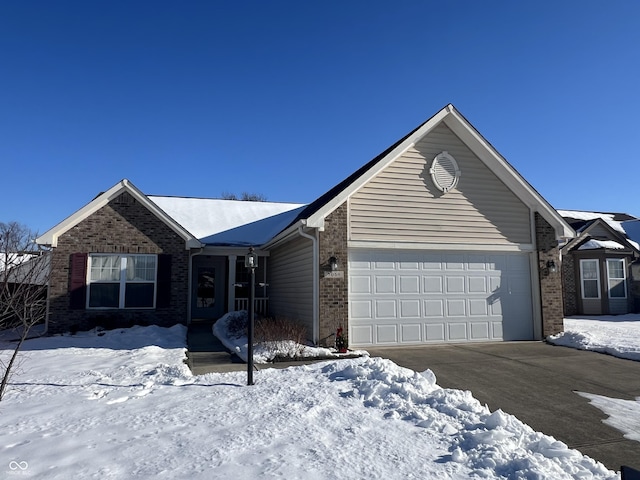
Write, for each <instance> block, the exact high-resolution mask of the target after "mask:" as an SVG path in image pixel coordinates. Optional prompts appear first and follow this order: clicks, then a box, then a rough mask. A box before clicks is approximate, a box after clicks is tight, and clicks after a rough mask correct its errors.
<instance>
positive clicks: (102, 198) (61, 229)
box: [36, 179, 202, 250]
mask: <svg viewBox="0 0 640 480" xmlns="http://www.w3.org/2000/svg"><path fill="white" fill-rule="evenodd" d="M123 191H127V192H129V193H130V194H131V195H132V196H133V197H134V198H135V199H136V200H138V201H139V202H140V203H141V204H142V205H144V206H145V207H146V208H147V209H149V211H151V213H153V214H154V215H155V216H156V217H158V218H159V219H160V220H161V221H162V222H164V223H165V224H166V225H167V226H169V228H171V229H172V230H173V231H174V232H176V233H177V234H178V235H180V237H182V238H183V239H184V240H185V249H187V250H188V249H190V248H200V247H201V246H202V244H201V243H200V242H199V241H198V239H196V238H195V237H193V235H191V234H190V233H189V232H187V231H186V230H185V229H184V228H182V227H181V226H180V225H178V224H177V223H176V222H175V221H174V220H173V219H172V218H171V217H169V215H167V214H166V213H165V212H164V211H163V210H161V209H160V208H159V207H158V206H157V205H156V204H155V203H153V202H152V201H151V200H149V198H148V197H147V196H146V195H145V194H143V193H142V192H141V191H140V190H138V189H137V188H136V187H135V186H134V185H133V184H132V183H131V182H130V181H129V180H127V179H123V180H121V181H120V182H118V183H116V184H115V185H114V186H113V187H111V188H110V189H109V190H107V191H106V192H104V193H102V194H100V195H98V196H97V197H96V198H94V199H93V200H92V201H91V202H89V203H87V204H86V205H85V206H84V207H82V208H81V209H80V210H78V211H76V212H75V213H73V214H72V215H70V216H69V217H67V218H65V219H64V220H63V221H62V222H60V223H58V224H57V225H56V226H55V227H53V228H51V229H50V230H48V231H46V232H45V233H44V234H42V235H41V236H39V237H38V238H37V239H36V242H37V243H38V244H40V245H50V246H51V247H57V246H58V237H60V235H62V234H64V233H65V232H67V231H68V230H69V229H71V228H73V227H74V226H75V225H77V224H78V223H80V222H82V221H83V220H85V219H86V218H88V217H90V216H91V215H92V214H94V213H95V212H97V211H98V210H99V209H101V208H102V207H104V206H105V205H107V204H108V203H109V202H110V201H111V200H113V199H114V198H116V197H117V196H118V195H120V194H121V193H122V192H123Z"/></svg>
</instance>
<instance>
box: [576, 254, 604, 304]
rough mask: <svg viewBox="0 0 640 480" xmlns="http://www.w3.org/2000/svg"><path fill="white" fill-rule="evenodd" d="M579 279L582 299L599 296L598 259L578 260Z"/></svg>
mask: <svg viewBox="0 0 640 480" xmlns="http://www.w3.org/2000/svg"><path fill="white" fill-rule="evenodd" d="M580 281H581V284H582V298H583V299H597V298H600V266H599V264H598V260H595V259H584V260H580Z"/></svg>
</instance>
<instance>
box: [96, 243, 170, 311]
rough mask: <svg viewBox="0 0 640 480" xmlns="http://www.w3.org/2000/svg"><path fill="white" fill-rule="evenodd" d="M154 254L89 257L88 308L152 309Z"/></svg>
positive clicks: (156, 263)
mask: <svg viewBox="0 0 640 480" xmlns="http://www.w3.org/2000/svg"><path fill="white" fill-rule="evenodd" d="M157 258H158V257H157V255H112V254H90V255H89V268H88V272H87V287H88V294H87V307H88V308H154V307H155V303H156V283H157V272H158V261H157Z"/></svg>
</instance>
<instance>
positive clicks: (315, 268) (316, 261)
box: [298, 225, 320, 345]
mask: <svg viewBox="0 0 640 480" xmlns="http://www.w3.org/2000/svg"><path fill="white" fill-rule="evenodd" d="M298 233H299V234H300V236H301V237H304V238H308V239H309V240H311V242H312V243H313V338H312V340H313V343H314V344H315V345H317V344H318V335H319V334H318V327H319V325H320V322H319V312H318V302H319V299H318V296H319V285H318V278H319V273H318V269H319V268H320V267H319V256H320V254H319V252H318V239H317V238H316V237H315V235H310V234H308V233H305V232H304V231H303V230H302V225H300V226H299V227H298Z"/></svg>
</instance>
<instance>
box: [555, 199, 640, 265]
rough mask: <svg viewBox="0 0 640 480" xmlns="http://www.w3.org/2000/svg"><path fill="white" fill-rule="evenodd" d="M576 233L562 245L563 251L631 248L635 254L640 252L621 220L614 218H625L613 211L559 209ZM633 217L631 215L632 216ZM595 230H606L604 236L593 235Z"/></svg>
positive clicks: (639, 247)
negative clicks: (574, 236)
mask: <svg viewBox="0 0 640 480" xmlns="http://www.w3.org/2000/svg"><path fill="white" fill-rule="evenodd" d="M559 212H560V213H562V214H563V216H564V217H565V219H566V220H567V221H568V222H569V224H570V225H572V226H573V228H575V229H576V231H577V232H578V235H577V236H576V238H574V239H572V240H570V241H569V242H567V244H566V245H564V246H563V247H562V251H563V252H565V253H566V252H569V251H572V250H595V249H606V250H623V249H627V250H631V251H632V252H634V253H635V254H636V255H639V254H640V245H639V244H638V243H637V242H635V241H633V240H632V239H630V238H629V237H628V235H627V233H626V231H625V229H624V227H623V224H622V222H618V221H616V220H614V218H626V217H628V216H629V215H626V216H622V215H618V216H617V214H613V213H597V212H580V211H575V210H559ZM632 218H633V217H632ZM596 230H599V231H602V230H605V231H606V232H608V235H607V236H606V238H604V237H603V236H602V235H595V234H594V232H595V231H596Z"/></svg>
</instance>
